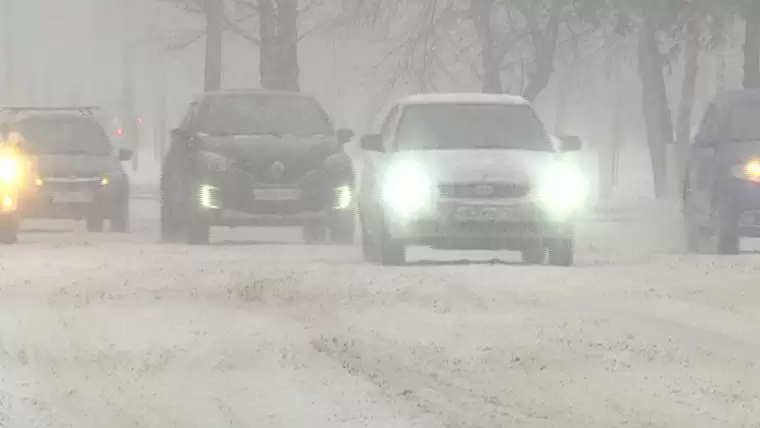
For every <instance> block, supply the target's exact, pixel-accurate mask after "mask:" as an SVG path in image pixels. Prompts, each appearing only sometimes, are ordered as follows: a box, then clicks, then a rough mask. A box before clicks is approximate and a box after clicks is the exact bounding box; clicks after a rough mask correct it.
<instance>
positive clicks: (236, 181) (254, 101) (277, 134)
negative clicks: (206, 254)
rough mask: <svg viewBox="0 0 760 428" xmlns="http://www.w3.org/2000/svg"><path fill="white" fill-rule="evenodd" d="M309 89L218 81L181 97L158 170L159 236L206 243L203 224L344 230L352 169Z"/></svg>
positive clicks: (341, 136)
mask: <svg viewBox="0 0 760 428" xmlns="http://www.w3.org/2000/svg"><path fill="white" fill-rule="evenodd" d="M352 137H353V132H351V131H349V130H339V131H337V132H336V131H335V130H334V128H333V124H332V123H331V121H330V119H329V117H328V115H327V114H326V113H325V111H324V110H323V109H322V107H321V106H320V104H319V103H318V102H317V101H316V100H315V99H314V98H313V97H311V96H308V95H305V94H301V93H297V92H279V91H265V90H226V91H217V92H209V93H205V94H203V95H202V96H200V97H199V98H198V99H197V100H196V101H194V102H193V103H191V104H190V107H189V109H188V111H187V114H186V116H185V118H184V120H183V122H182V124H181V125H180V127H179V128H177V129H175V130H174V131H172V139H171V147H170V149H169V151H168V153H167V155H166V158H165V160H164V165H163V168H162V173H161V194H162V197H161V237H162V240H163V241H168V242H171V241H185V242H187V243H190V244H206V243H208V241H209V233H210V229H211V227H212V226H226V227H240V226H303V227H304V238H305V239H306V241H307V242H321V241H325V240H327V239H328V238H329V239H331V240H332V241H334V242H338V243H351V242H353V236H354V217H355V207H354V201H353V194H354V171H353V166H352V163H351V159H350V158H349V157H348V155H347V154H346V153H345V151H344V147H343V145H344V144H345V143H347V142H348V141H349V140H350V139H351V138H352Z"/></svg>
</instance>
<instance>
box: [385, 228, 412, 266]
mask: <svg viewBox="0 0 760 428" xmlns="http://www.w3.org/2000/svg"><path fill="white" fill-rule="evenodd" d="M379 241H380V242H378V244H379V251H378V253H379V254H378V255H379V262H380V264H382V265H384V266H401V265H404V264H406V246H405V245H403V244H401V243H400V242H398V241H394V240H393V239H391V236H390V234H389V233H388V232H387V231H386V230H385V227H383V230H382V232H381V234H380V239H379Z"/></svg>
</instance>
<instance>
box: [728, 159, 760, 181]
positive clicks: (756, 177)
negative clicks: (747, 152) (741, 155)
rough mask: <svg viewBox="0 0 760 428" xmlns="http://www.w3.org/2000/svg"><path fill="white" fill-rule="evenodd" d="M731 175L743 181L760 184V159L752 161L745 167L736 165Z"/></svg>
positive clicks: (744, 165)
mask: <svg viewBox="0 0 760 428" xmlns="http://www.w3.org/2000/svg"><path fill="white" fill-rule="evenodd" d="M731 174H732V175H733V176H734V177H736V178H739V179H742V180H747V181H751V182H753V183H760V159H751V160H750V161H749V162H747V163H745V164H743V165H735V166H734V167H733V168H732V169H731Z"/></svg>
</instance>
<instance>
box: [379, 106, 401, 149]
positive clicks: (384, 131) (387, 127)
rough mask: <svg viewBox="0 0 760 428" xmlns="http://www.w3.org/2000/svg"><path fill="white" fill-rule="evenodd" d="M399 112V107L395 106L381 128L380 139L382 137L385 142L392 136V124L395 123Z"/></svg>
mask: <svg viewBox="0 0 760 428" xmlns="http://www.w3.org/2000/svg"><path fill="white" fill-rule="evenodd" d="M398 110H399V109H398V105H395V106H393V108H392V109H391V111H390V112H388V115H387V116H385V119H383V124H382V125H381V127H380V137H382V139H383V140H387V139H388V137H389V136H390V134H391V131H392V127H391V124H393V123H394V119H395V118H396V114H397V113H398Z"/></svg>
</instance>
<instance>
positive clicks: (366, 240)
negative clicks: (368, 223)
mask: <svg viewBox="0 0 760 428" xmlns="http://www.w3.org/2000/svg"><path fill="white" fill-rule="evenodd" d="M362 256H363V257H364V261H365V262H370V263H376V262H378V261H379V259H378V257H377V246H376V245H375V243H374V242H373V241H372V237H371V236H370V234H369V233H367V231H366V230H365V229H364V227H362Z"/></svg>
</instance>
